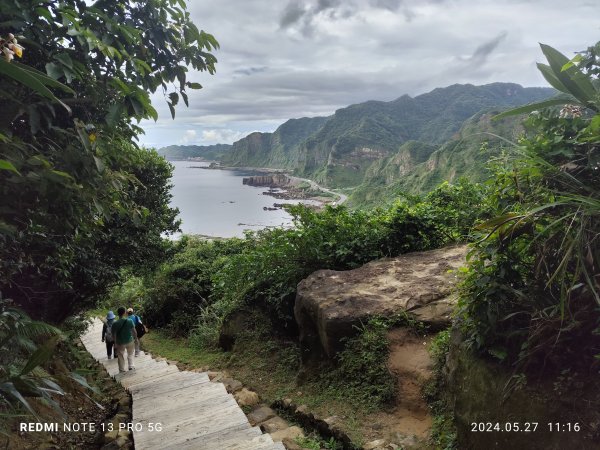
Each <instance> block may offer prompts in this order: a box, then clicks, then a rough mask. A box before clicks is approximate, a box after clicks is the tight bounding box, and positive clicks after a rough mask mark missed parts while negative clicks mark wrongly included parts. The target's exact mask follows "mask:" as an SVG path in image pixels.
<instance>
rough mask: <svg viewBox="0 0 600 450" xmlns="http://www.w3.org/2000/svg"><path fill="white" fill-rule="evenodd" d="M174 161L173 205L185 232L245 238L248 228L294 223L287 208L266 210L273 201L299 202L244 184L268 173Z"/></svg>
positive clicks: (271, 205) (286, 225)
mask: <svg viewBox="0 0 600 450" xmlns="http://www.w3.org/2000/svg"><path fill="white" fill-rule="evenodd" d="M170 162H171V164H173V166H174V167H175V170H174V171H173V178H172V184H173V187H172V189H171V193H172V195H173V198H172V199H171V206H174V207H177V208H179V218H180V219H181V221H182V224H181V230H182V231H183V233H184V234H200V235H204V236H212V237H236V236H237V237H243V235H244V230H253V231H256V230H259V229H261V228H266V227H275V226H284V227H289V226H291V224H292V220H291V216H290V215H289V214H288V213H287V212H286V211H285V210H282V209H278V210H276V211H265V210H264V209H263V208H264V207H273V203H294V204H296V203H299V201H297V200H280V199H276V198H274V197H271V196H269V195H263V192H265V191H267V190H268V188H266V187H254V186H246V185H244V184H242V179H243V178H244V177H247V176H251V175H260V174H264V173H261V172H258V171H246V170H221V169H220V170H214V169H203V168H202V167H207V166H208V165H209V163H206V162H198V161H170ZM304 203H308V202H304ZM175 237H177V236H175Z"/></svg>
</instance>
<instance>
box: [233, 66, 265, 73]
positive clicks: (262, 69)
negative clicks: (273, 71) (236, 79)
mask: <svg viewBox="0 0 600 450" xmlns="http://www.w3.org/2000/svg"><path fill="white" fill-rule="evenodd" d="M268 69H269V68H268V67H267V66H262V67H248V68H246V69H236V70H234V71H233V73H234V74H238V75H254V74H255V73H261V72H265V71H266V70H268Z"/></svg>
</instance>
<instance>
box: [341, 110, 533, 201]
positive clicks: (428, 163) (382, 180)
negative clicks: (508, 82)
mask: <svg viewBox="0 0 600 450" xmlns="http://www.w3.org/2000/svg"><path fill="white" fill-rule="evenodd" d="M497 113H498V110H497V109H496V110H488V111H487V112H484V111H482V112H479V113H477V114H475V115H473V116H472V117H470V118H469V119H467V120H466V121H465V122H464V124H463V125H462V127H461V128H460V130H459V131H458V133H456V134H455V135H454V136H453V137H452V138H451V139H449V140H448V141H446V142H445V143H444V144H442V145H441V146H434V145H428V144H424V143H421V142H417V141H409V142H406V143H405V144H403V145H402V146H401V147H400V149H399V151H398V152H397V153H396V154H393V155H392V156H389V157H387V158H383V159H381V160H378V161H375V162H373V163H372V164H371V165H370V166H369V168H368V169H367V171H366V173H365V176H364V179H363V182H362V183H361V184H360V185H359V186H358V187H357V188H355V189H353V190H352V193H351V195H350V196H349V199H348V204H349V205H350V206H353V207H364V206H370V205H375V204H381V203H385V201H386V200H392V199H393V198H394V197H396V196H397V195H398V194H399V193H402V192H404V193H411V194H421V193H425V192H428V191H430V190H431V189H433V188H435V187H436V186H437V185H438V184H440V183H442V182H443V181H449V182H452V181H454V180H456V179H457V178H458V177H461V176H465V177H467V178H468V179H470V180H471V181H483V180H485V179H487V178H488V177H489V176H490V175H491V174H490V173H489V172H488V169H487V164H488V162H489V161H490V159H492V158H494V157H495V156H498V155H499V154H500V152H501V151H502V150H503V149H505V148H506V149H508V150H510V149H511V147H512V146H511V145H510V144H509V143H508V142H507V141H506V140H508V141H511V142H516V141H517V138H518V136H519V135H520V134H521V133H522V132H523V131H524V130H523V127H522V126H521V121H522V117H519V116H516V117H507V118H505V119H502V120H494V121H492V120H491V118H492V116H494V115H495V114H497Z"/></svg>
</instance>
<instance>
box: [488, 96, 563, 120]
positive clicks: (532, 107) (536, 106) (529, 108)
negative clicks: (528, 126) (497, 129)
mask: <svg viewBox="0 0 600 450" xmlns="http://www.w3.org/2000/svg"><path fill="white" fill-rule="evenodd" d="M573 102H574V99H573V97H568V96H564V95H563V96H559V97H555V98H552V99H550V100H544V101H543V102H536V103H530V104H528V105H525V106H521V107H519V108H514V109H509V110H508V111H504V112H503V113H500V114H497V115H495V116H494V117H493V118H492V119H493V120H498V119H502V118H504V117H508V116H516V115H519V114H528V113H530V112H533V111H538V110H540V109H544V108H549V107H550V106H557V105H565V104H567V103H573Z"/></svg>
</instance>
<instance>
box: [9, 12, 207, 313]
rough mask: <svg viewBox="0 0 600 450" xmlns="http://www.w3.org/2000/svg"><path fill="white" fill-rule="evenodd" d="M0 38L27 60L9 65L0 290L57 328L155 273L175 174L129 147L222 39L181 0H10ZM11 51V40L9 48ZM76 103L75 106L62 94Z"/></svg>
mask: <svg viewBox="0 0 600 450" xmlns="http://www.w3.org/2000/svg"><path fill="white" fill-rule="evenodd" d="M0 11H1V13H2V17H3V21H2V24H0V37H2V36H10V35H9V33H12V34H13V35H16V36H17V38H18V42H19V44H23V46H24V47H25V50H24V51H23V53H22V56H23V58H22V61H23V63H22V64H20V63H19V64H17V63H15V62H10V63H9V62H7V61H4V60H3V61H0V79H2V83H3V89H2V91H1V92H0V98H1V101H2V105H3V107H2V110H1V111H0V195H1V196H2V198H3V199H5V201H3V204H2V207H1V208H0V261H1V262H0V290H2V292H3V293H4V294H5V295H9V296H10V297H12V298H13V299H14V300H15V301H16V302H18V303H19V304H20V305H22V306H23V307H24V308H25V309H26V310H27V311H29V312H30V313H31V314H34V315H35V316H36V317H42V318H45V319H48V320H51V321H55V322H59V321H61V320H63V319H64V318H65V317H67V316H68V315H69V314H70V313H71V312H72V311H74V310H76V309H79V308H81V307H82V306H84V304H85V303H86V302H90V301H91V299H92V298H93V297H94V296H98V295H100V294H102V293H103V292H104V291H105V290H106V289H107V288H108V287H109V286H110V285H111V284H112V283H114V282H116V281H117V280H119V274H120V273H121V272H120V269H121V268H122V267H126V266H131V267H133V268H134V269H135V270H137V271H144V270H148V269H152V268H153V267H155V266H156V265H157V264H158V263H159V262H160V261H161V260H162V259H163V258H164V257H165V256H168V254H169V247H170V245H169V244H168V243H167V242H164V241H163V239H162V238H161V234H162V233H165V232H166V233H171V232H173V231H175V230H176V229H177V222H176V221H175V215H176V211H174V210H172V209H170V208H169V207H168V206H167V205H168V200H169V198H170V196H169V194H168V179H169V177H170V174H171V168H170V167H169V166H168V165H167V164H166V163H165V162H164V161H162V160H161V159H160V158H159V157H158V156H156V154H154V153H149V152H146V151H144V150H141V149H138V148H136V147H135V146H134V145H132V143H131V140H132V138H134V137H135V136H136V134H137V133H139V132H140V131H141V130H140V128H139V127H137V126H136V125H134V124H133V123H132V121H133V120H137V121H139V120H140V119H142V118H156V111H155V110H154V108H153V107H152V105H151V103H150V97H149V94H150V93H153V92H156V91H157V90H162V92H163V94H164V95H165V99H166V100H167V103H168V104H169V107H170V109H171V112H172V114H174V108H175V106H176V105H177V103H178V101H179V99H180V98H181V99H183V101H184V103H186V104H187V103H188V102H187V90H189V89H197V88H200V86H199V85H198V84H197V83H194V82H192V81H191V80H189V79H188V77H187V72H188V70H189V69H188V67H189V68H190V69H195V70H206V71H208V72H210V73H213V72H214V64H215V62H216V60H215V58H214V56H213V55H212V54H211V53H209V52H210V51H211V50H213V49H215V48H217V47H218V44H217V42H216V41H215V40H214V38H213V37H212V36H211V35H209V34H207V33H205V32H203V31H200V30H198V29H197V27H196V26H195V25H194V24H192V23H191V22H190V20H189V13H188V12H187V11H186V10H185V4H184V3H183V2H181V1H178V0H156V1H152V2H150V3H148V2H142V1H137V0H130V1H127V2H110V1H102V0H100V1H97V2H95V3H93V4H87V3H84V2H79V1H75V0H67V1H61V2H58V1H54V0H53V1H50V2H46V3H45V4H44V5H40V4H39V2H35V1H33V0H26V1H24V2H23V1H21V0H19V1H17V0H1V1H0ZM3 45H4V44H3ZM65 96H66V98H65Z"/></svg>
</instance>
